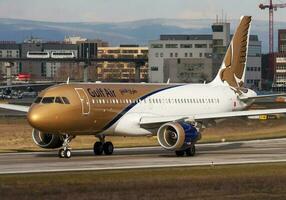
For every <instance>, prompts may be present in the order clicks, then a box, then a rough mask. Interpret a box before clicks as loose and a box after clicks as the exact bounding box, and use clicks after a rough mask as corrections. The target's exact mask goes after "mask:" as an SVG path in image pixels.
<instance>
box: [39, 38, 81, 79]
mask: <svg viewBox="0 0 286 200" xmlns="http://www.w3.org/2000/svg"><path fill="white" fill-rule="evenodd" d="M43 51H44V52H48V53H50V54H51V53H52V52H55V53H73V55H74V56H75V58H77V57H78V45H76V44H68V43H62V42H50V43H44V44H43ZM68 67H71V66H70V64H69V63H60V62H49V63H46V66H45V74H44V76H45V77H46V78H47V79H53V80H62V79H64V80H65V79H67V77H68V75H61V73H58V71H59V70H60V68H68Z"/></svg>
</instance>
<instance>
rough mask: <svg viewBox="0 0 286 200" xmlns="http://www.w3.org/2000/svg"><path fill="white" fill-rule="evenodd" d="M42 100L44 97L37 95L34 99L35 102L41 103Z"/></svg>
mask: <svg viewBox="0 0 286 200" xmlns="http://www.w3.org/2000/svg"><path fill="white" fill-rule="evenodd" d="M41 100H42V97H37V98H36V99H35V101H34V103H37V104H38V103H40V102H41Z"/></svg>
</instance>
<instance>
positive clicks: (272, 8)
mask: <svg viewBox="0 0 286 200" xmlns="http://www.w3.org/2000/svg"><path fill="white" fill-rule="evenodd" d="M259 8H260V9H262V10H265V9H266V8H268V9H269V54H272V53H273V49H274V48H273V43H274V40H273V33H274V31H273V22H274V21H273V13H274V11H277V8H286V3H281V4H273V2H272V0H270V2H269V5H264V4H260V5H259Z"/></svg>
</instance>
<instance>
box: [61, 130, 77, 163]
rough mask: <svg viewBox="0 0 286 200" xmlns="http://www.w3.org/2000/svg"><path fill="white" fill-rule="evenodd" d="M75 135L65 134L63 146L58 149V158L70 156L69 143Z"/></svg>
mask: <svg viewBox="0 0 286 200" xmlns="http://www.w3.org/2000/svg"><path fill="white" fill-rule="evenodd" d="M74 138H75V136H72V135H66V137H65V139H64V143H63V148H61V149H60V150H59V154H58V155H59V157H60V158H70V157H71V149H70V148H69V143H70V142H71V141H72V139H74Z"/></svg>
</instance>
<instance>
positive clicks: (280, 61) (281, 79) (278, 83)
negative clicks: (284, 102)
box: [272, 29, 286, 92]
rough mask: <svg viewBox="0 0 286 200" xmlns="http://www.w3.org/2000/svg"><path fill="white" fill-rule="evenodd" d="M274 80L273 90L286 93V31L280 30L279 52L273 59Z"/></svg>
mask: <svg viewBox="0 0 286 200" xmlns="http://www.w3.org/2000/svg"><path fill="white" fill-rule="evenodd" d="M272 63H273V69H274V78H273V85H272V90H273V91H277V92H286V29H283V30H278V52H277V53H274V54H273V57H272Z"/></svg>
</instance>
